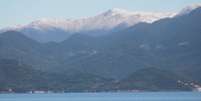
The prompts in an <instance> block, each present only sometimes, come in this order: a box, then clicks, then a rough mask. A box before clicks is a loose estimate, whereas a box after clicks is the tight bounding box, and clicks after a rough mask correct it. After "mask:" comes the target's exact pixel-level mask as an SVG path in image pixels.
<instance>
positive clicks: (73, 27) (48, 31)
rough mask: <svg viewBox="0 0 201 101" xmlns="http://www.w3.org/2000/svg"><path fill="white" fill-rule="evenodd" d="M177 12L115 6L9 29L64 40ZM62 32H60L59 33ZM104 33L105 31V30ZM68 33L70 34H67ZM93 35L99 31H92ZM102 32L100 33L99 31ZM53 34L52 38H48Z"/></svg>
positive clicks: (28, 34) (35, 36)
mask: <svg viewBox="0 0 201 101" xmlns="http://www.w3.org/2000/svg"><path fill="white" fill-rule="evenodd" d="M174 15H175V13H160V12H133V11H128V10H124V9H119V8H113V9H110V10H108V11H106V12H102V13H99V14H98V15H96V16H92V17H87V18H81V19H47V18H43V19H39V20H36V21H33V22H31V23H30V24H27V25H23V26H20V27H19V26H18V27H11V28H9V30H17V31H21V32H23V33H25V34H26V35H27V36H29V37H31V38H34V39H35V40H39V41H41V42H48V41H55V40H56V41H62V40H64V39H66V37H67V36H69V34H70V35H71V34H73V33H77V32H78V33H83V32H90V31H95V32H96V31H110V30H112V29H113V28H116V27H118V28H119V26H122V25H123V26H122V27H130V26H133V25H135V24H137V23H140V22H147V23H152V22H154V21H156V20H159V19H161V18H165V17H173V16H174ZM58 33H60V34H58ZM101 33H102V32H101ZM103 33H104V32H103ZM66 34H68V35H66ZM91 34H93V35H95V34H97V33H91ZM99 34H100V33H99ZM59 35H64V36H63V37H62V36H61V37H62V40H61V39H60V37H59V38H57V39H54V38H55V36H59ZM50 36H52V37H51V38H48V37H50Z"/></svg>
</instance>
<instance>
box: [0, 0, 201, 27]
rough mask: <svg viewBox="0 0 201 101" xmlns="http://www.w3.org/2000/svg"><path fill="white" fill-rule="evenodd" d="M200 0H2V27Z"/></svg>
mask: <svg viewBox="0 0 201 101" xmlns="http://www.w3.org/2000/svg"><path fill="white" fill-rule="evenodd" d="M194 3H201V0H0V28H3V27H7V26H11V25H17V24H27V23H29V22H31V21H33V20H36V19H40V18H80V17H86V16H94V15H96V14H98V13H100V12H104V11H106V10H108V9H111V8H123V9H127V10H131V11H167V12H176V11H178V10H180V9H181V8H183V7H185V6H186V5H190V4H194Z"/></svg>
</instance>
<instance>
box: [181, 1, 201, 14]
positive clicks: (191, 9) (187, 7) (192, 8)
mask: <svg viewBox="0 0 201 101" xmlns="http://www.w3.org/2000/svg"><path fill="white" fill-rule="evenodd" d="M199 7H201V3H197V4H192V5H188V6H186V7H185V8H183V9H182V10H181V11H180V12H179V13H178V14H177V15H185V14H188V13H190V12H191V11H193V10H194V9H196V8H199Z"/></svg>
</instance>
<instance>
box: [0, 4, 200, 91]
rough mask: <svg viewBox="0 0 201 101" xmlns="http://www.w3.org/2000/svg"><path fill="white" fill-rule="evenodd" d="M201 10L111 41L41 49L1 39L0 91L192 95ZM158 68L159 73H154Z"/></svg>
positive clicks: (23, 40) (6, 36)
mask: <svg viewBox="0 0 201 101" xmlns="http://www.w3.org/2000/svg"><path fill="white" fill-rule="evenodd" d="M200 39H201V8H198V9H196V10H193V11H192V12H191V13H189V14H186V15H182V16H176V17H174V18H167V19H162V20H159V21H156V22H154V23H152V24H147V23H140V24H138V25H135V26H133V27H131V28H127V29H123V30H121V31H117V32H115V33H111V34H109V35H105V36H99V37H92V36H88V35H84V34H82V33H80V34H75V35H73V36H71V37H70V38H68V39H66V40H65V41H63V42H61V43H54V42H50V43H39V42H37V41H34V40H32V39H29V38H27V37H26V36H24V35H23V34H21V33H19V32H15V31H8V32H5V33H2V34H0V58H1V60H0V89H2V90H4V89H8V88H12V89H16V90H31V89H34V90H35V89H39V90H40V89H41V90H55V91H57V90H65V91H86V90H89V91H106V90H134V89H137V90H152V91H158V90H191V89H192V88H193V86H189V85H188V86H184V85H183V84H181V83H179V82H178V81H182V82H193V83H195V84H201V75H200V73H201V47H200V45H201V40H200ZM153 67H154V68H153Z"/></svg>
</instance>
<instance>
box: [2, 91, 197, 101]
mask: <svg viewBox="0 0 201 101" xmlns="http://www.w3.org/2000/svg"><path fill="white" fill-rule="evenodd" d="M0 101H201V93H196V92H177V93H173V92H168V93H165V92H160V93H66V94H0Z"/></svg>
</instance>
